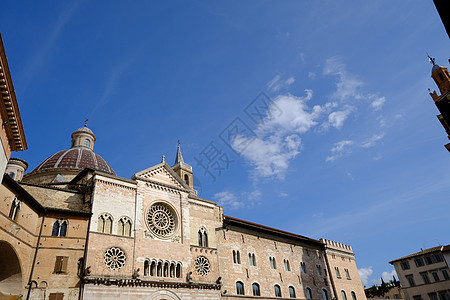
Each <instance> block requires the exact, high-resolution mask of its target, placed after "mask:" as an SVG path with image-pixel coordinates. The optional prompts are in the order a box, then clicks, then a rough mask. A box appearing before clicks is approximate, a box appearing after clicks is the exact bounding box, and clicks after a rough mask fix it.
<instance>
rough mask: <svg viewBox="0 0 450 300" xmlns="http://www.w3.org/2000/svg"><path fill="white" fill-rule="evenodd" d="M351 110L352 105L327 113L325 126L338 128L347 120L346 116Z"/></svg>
mask: <svg viewBox="0 0 450 300" xmlns="http://www.w3.org/2000/svg"><path fill="white" fill-rule="evenodd" d="M352 111H353V107H351V106H347V107H346V109H344V110H340V111H334V112H332V113H330V114H329V115H328V125H325V126H332V127H334V128H336V129H340V128H341V127H342V126H343V125H344V122H345V120H347V118H348V116H349V115H350V113H351V112H352ZM324 124H327V123H324Z"/></svg>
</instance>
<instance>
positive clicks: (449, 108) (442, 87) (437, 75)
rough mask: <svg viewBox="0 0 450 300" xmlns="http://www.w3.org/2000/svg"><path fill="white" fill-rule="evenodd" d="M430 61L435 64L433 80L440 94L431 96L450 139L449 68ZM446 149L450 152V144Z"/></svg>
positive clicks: (431, 94)
mask: <svg viewBox="0 0 450 300" xmlns="http://www.w3.org/2000/svg"><path fill="white" fill-rule="evenodd" d="M429 59H430V61H431V63H432V64H433V67H432V69H431V78H433V80H434V82H435V83H436V85H437V86H438V88H439V92H440V93H439V95H438V94H437V93H436V91H433V92H432V93H431V92H430V96H431V98H433V100H434V104H436V107H437V108H438V110H439V112H440V114H439V115H437V117H438V119H439V121H440V122H441V124H442V126H443V127H444V129H445V132H446V133H447V137H448V138H449V139H450V126H449V124H450V74H449V73H448V70H447V68H445V67H443V66H440V65H438V64H436V62H435V59H434V58H431V57H429ZM445 148H447V150H448V151H450V143H448V144H446V145H445Z"/></svg>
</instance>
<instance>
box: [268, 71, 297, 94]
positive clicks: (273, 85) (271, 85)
mask: <svg viewBox="0 0 450 300" xmlns="http://www.w3.org/2000/svg"><path fill="white" fill-rule="evenodd" d="M294 82H295V78H294V77H292V76H291V77H289V78H288V79H282V78H281V75H280V74H277V75H276V76H275V77H274V78H272V80H271V81H269V82H268V83H267V88H268V89H269V90H271V91H272V92H278V91H280V90H281V89H283V88H287V87H288V86H290V85H291V84H293V83H294Z"/></svg>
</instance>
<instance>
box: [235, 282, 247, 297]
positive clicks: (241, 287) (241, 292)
mask: <svg viewBox="0 0 450 300" xmlns="http://www.w3.org/2000/svg"><path fill="white" fill-rule="evenodd" d="M236 294H238V295H245V294H244V284H243V283H242V282H241V281H236Z"/></svg>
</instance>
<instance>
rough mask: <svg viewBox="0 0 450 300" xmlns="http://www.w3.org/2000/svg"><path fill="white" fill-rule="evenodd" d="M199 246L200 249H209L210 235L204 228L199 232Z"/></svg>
mask: <svg viewBox="0 0 450 300" xmlns="http://www.w3.org/2000/svg"><path fill="white" fill-rule="evenodd" d="M198 245H199V246H200V247H208V233H207V231H206V228H204V227H201V228H200V229H199V230H198Z"/></svg>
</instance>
